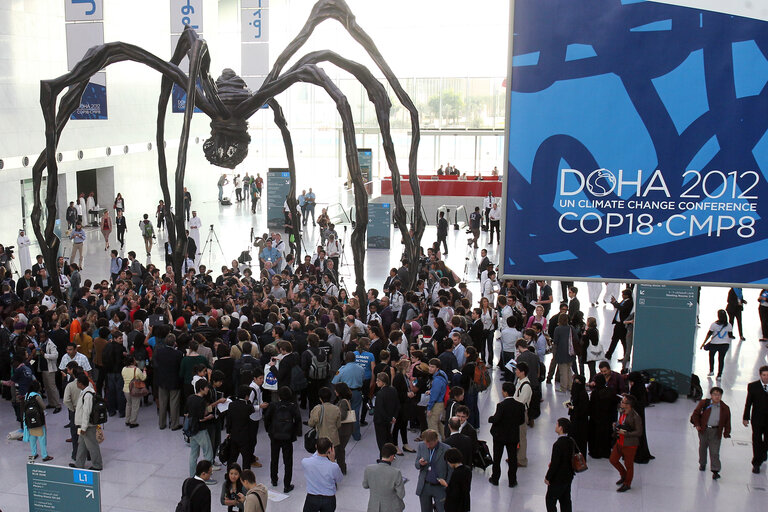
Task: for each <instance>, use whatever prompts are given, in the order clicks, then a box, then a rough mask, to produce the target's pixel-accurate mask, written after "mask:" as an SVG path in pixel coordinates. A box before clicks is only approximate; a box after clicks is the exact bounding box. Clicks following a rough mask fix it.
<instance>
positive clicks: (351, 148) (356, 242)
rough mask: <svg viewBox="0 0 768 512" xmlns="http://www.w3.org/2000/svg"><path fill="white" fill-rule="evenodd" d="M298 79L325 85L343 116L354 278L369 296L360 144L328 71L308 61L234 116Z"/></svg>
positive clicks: (343, 98)
mask: <svg viewBox="0 0 768 512" xmlns="http://www.w3.org/2000/svg"><path fill="white" fill-rule="evenodd" d="M296 82H305V83H311V84H314V85H317V86H319V87H322V88H323V89H324V90H325V91H326V93H327V94H328V95H329V96H330V97H331V98H332V99H333V100H334V102H335V103H336V109H337V110H338V112H339V116H340V117H341V124H342V132H343V134H344V148H345V153H346V159H347V167H348V168H349V173H350V176H351V177H352V184H353V186H354V191H355V221H356V223H355V229H354V230H353V231H352V238H351V243H352V252H353V254H354V255H355V258H353V259H354V265H355V280H356V284H357V288H356V291H357V294H358V296H359V297H361V298H364V297H365V296H366V289H365V272H364V265H365V230H366V227H367V225H368V194H367V192H366V190H365V183H364V181H363V175H362V173H361V172H360V162H359V161H358V157H357V143H356V142H355V125H354V122H353V119H352V110H351V109H350V107H349V102H348V101H347V98H346V96H344V94H343V93H342V92H341V90H339V88H338V87H336V85H335V84H334V83H333V81H331V79H330V78H328V76H327V75H326V74H325V72H324V71H323V70H322V69H320V68H318V67H317V66H315V65H314V64H306V65H304V66H302V67H300V68H298V69H296V70H294V71H291V72H290V73H285V74H284V75H281V76H280V77H278V78H277V79H275V80H273V81H271V82H269V83H265V84H264V85H263V86H262V87H261V89H259V91H258V92H257V93H256V94H254V95H253V96H251V98H250V99H248V100H246V101H244V102H242V103H241V104H240V105H239V106H238V107H237V108H235V111H234V112H233V115H235V116H238V117H240V118H243V119H246V118H248V117H249V116H250V115H251V114H253V113H254V112H255V109H254V110H249V109H250V106H252V105H259V106H261V105H263V104H264V102H265V101H267V100H268V99H270V98H272V97H274V96H276V95H278V94H280V93H281V92H283V91H285V90H286V89H287V88H288V87H290V86H291V85H293V84H295V83H296ZM360 302H361V305H360V307H361V309H362V310H363V311H364V310H365V308H366V305H365V301H364V300H361V301H360Z"/></svg>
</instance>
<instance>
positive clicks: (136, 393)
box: [128, 368, 149, 398]
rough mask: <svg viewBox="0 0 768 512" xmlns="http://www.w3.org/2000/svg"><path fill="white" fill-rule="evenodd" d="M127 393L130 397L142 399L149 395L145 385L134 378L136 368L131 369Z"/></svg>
mask: <svg viewBox="0 0 768 512" xmlns="http://www.w3.org/2000/svg"><path fill="white" fill-rule="evenodd" d="M128 392H129V394H130V395H131V396H132V397H136V398H144V397H145V396H147V395H148V394H149V390H148V389H147V384H146V383H145V382H144V381H143V380H139V379H137V378H136V368H134V369H133V379H131V382H130V383H129V384H128Z"/></svg>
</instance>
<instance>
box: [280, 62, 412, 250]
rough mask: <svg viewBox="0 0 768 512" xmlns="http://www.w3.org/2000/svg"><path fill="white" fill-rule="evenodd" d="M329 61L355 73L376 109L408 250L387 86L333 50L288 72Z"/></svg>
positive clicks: (396, 208)
mask: <svg viewBox="0 0 768 512" xmlns="http://www.w3.org/2000/svg"><path fill="white" fill-rule="evenodd" d="M322 61H327V62H330V63H332V64H334V65H336V66H338V67H340V68H341V69H343V70H345V71H347V72H349V73H350V74H352V76H354V77H355V78H356V79H357V80H358V81H359V82H360V83H361V84H362V85H363V87H365V90H366V91H367V93H368V99H369V100H370V101H371V102H372V103H373V104H374V106H375V108H376V118H377V121H378V123H379V131H380V132H381V138H382V146H383V147H384V155H385V158H386V160H387V165H388V166H389V169H390V172H391V174H392V189H393V190H392V191H393V196H394V201H395V214H394V216H395V221H396V222H397V226H398V228H399V229H400V233H401V235H402V237H403V240H404V241H405V245H406V250H408V246H409V244H413V242H412V240H411V237H410V236H409V233H408V223H407V214H406V212H405V206H404V205H403V198H402V195H401V192H400V170H399V168H398V165H397V156H396V155H395V146H394V143H393V142H392V134H391V131H390V124H389V111H390V109H391V107H392V103H391V102H390V100H389V95H388V94H387V91H386V89H384V86H383V85H382V84H381V83H380V82H379V81H378V80H376V78H375V77H374V76H373V74H372V73H371V72H370V71H369V70H368V68H366V67H365V66H363V65H362V64H360V63H358V62H354V61H351V60H348V59H345V58H344V57H342V56H340V55H339V54H337V53H335V52H332V51H330V50H323V51H317V52H311V53H308V54H307V55H305V56H304V57H302V58H301V59H299V60H298V61H297V62H296V64H294V65H293V66H292V67H291V69H290V70H289V71H293V70H295V69H298V68H299V67H301V66H303V65H305V64H317V63H318V62H322Z"/></svg>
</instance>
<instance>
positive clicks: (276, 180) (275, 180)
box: [267, 169, 291, 229]
mask: <svg viewBox="0 0 768 512" xmlns="http://www.w3.org/2000/svg"><path fill="white" fill-rule="evenodd" d="M290 191H291V174H290V173H289V172H288V169H270V170H269V172H268V173H267V227H268V228H269V229H276V228H277V229H279V228H282V227H283V226H285V215H284V213H283V211H284V210H283V206H284V205H285V201H286V196H287V195H288V193H289V192H290Z"/></svg>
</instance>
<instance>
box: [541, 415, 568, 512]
mask: <svg viewBox="0 0 768 512" xmlns="http://www.w3.org/2000/svg"><path fill="white" fill-rule="evenodd" d="M570 426H571V421H570V420H569V419H568V418H559V419H558V420H557V424H556V425H555V432H557V435H558V436H560V437H558V438H557V441H555V444H554V445H552V459H551V460H550V462H549V469H548V470H547V475H546V476H545V477H544V483H545V484H547V496H546V503H547V512H557V502H558V501H559V502H560V512H571V482H573V474H574V473H573V466H572V463H571V460H572V458H573V447H574V446H575V442H574V441H573V439H571V438H569V437H568V430H569V429H570Z"/></svg>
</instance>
